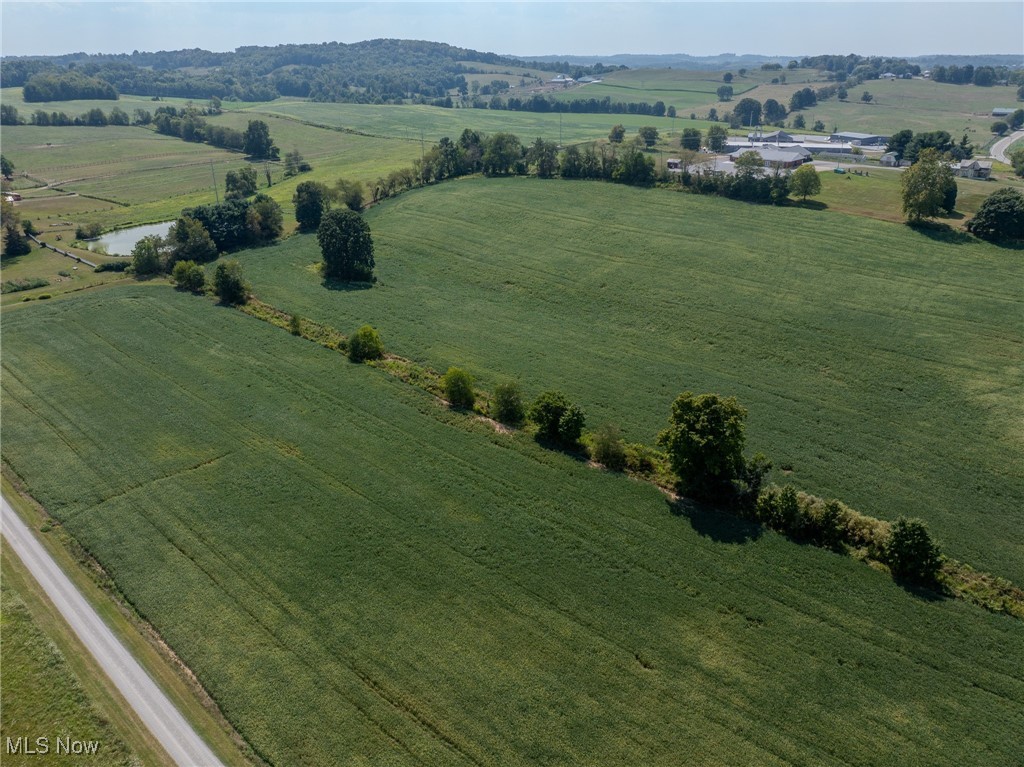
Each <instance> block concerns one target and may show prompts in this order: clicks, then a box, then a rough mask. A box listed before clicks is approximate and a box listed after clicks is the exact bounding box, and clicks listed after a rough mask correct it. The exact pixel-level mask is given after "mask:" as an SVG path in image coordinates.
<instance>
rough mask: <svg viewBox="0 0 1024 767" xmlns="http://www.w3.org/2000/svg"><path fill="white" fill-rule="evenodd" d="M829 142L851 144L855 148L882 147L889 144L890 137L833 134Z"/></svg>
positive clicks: (865, 134)
mask: <svg viewBox="0 0 1024 767" xmlns="http://www.w3.org/2000/svg"><path fill="white" fill-rule="evenodd" d="M828 140H829V141H834V142H838V143H849V144H853V145H854V146H881V145H883V144H887V143H889V137H888V136H876V135H875V134H874V133H852V132H849V131H848V132H845V133H833V134H832V135H831V136H829V137H828Z"/></svg>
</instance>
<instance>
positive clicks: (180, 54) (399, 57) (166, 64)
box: [0, 39, 607, 103]
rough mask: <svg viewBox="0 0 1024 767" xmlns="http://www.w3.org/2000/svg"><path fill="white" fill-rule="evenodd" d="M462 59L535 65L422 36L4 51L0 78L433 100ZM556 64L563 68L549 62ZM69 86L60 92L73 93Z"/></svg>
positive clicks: (252, 94) (9, 82) (136, 89)
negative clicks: (71, 76) (78, 78)
mask: <svg viewBox="0 0 1024 767" xmlns="http://www.w3.org/2000/svg"><path fill="white" fill-rule="evenodd" d="M466 62H479V63H481V64H486V65H489V67H490V68H492V69H493V68H495V66H497V67H508V68H510V69H512V68H516V69H523V68H527V69H540V70H543V69H545V68H551V67H548V65H547V64H546V63H541V62H538V61H523V60H521V59H518V58H515V57H510V56H499V55H498V54H496V53H487V52H482V51H475V50H472V49H469V48H458V47H456V46H452V45H447V44H445V43H435V42H429V41H423V40H392V39H380V40H366V41H364V42H359V43H352V44H346V43H322V44H313V43H310V44H300V45H277V46H245V47H242V48H238V49H237V50H235V51H231V52H225V53H217V52H212V51H206V50H201V49H199V48H192V49H188V50H179V51H158V52H145V51H141V52H140V51H134V52H133V53H130V54H129V53H124V54H87V53H70V54H65V55H62V56H18V57H12V56H6V57H3V58H2V59H0V84H2V86H3V87H19V86H21V87H24V86H25V85H26V84H28V83H29V82H30V81H31V79H32V78H33V77H39V76H43V77H47V78H49V79H51V80H52V79H54V76H56V77H57V79H58V80H60V79H61V78H60V77H59V75H60V73H62V72H65V73H66V72H67V70H69V69H71V68H74V69H75V71H76V72H78V73H80V74H82V75H85V76H88V77H91V78H97V79H99V80H102V81H103V82H105V83H109V84H110V85H111V86H113V88H115V89H116V90H117V92H118V93H131V94H136V95H140V96H177V97H182V98H193V99H209V98H212V97H214V96H216V97H217V98H220V99H237V100H241V101H269V100H272V99H275V98H277V97H278V96H300V97H306V98H311V99H314V100H317V101H343V102H346V101H347V102H360V103H383V102H388V101H396V100H404V99H410V98H417V97H419V98H423V99H433V98H438V97H444V96H445V95H446V94H447V93H448V92H449V91H452V90H455V89H462V88H465V87H466V85H467V84H466V79H465V77H464V75H466V74H474V73H477V72H478V71H479V70H478V69H474V68H473V67H472V65H469V64H467V63H466ZM554 68H555V69H568V68H570V64H569V63H568V62H566V61H564V60H563V61H555V62H554ZM572 68H573V71H574V72H581V73H583V74H600V73H602V72H604V71H606V70H607V68H603V67H593V66H589V67H583V68H581V67H579V66H578V65H576V66H573V67H572ZM77 97H79V96H77V95H76V94H74V93H73V92H71V91H68V93H67V95H66V98H77Z"/></svg>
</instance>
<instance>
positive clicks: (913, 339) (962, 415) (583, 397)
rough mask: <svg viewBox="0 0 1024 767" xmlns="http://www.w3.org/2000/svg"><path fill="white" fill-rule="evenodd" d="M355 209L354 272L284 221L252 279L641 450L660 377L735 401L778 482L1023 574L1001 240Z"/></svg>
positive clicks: (715, 210)
mask: <svg viewBox="0 0 1024 767" xmlns="http://www.w3.org/2000/svg"><path fill="white" fill-rule="evenodd" d="M872 178H873V177H872ZM861 180H862V179H855V180H854V181H853V182H850V183H851V185H856V184H858V183H859V181H861ZM840 183H845V182H840ZM460 211H466V213H465V214H463V213H460ZM368 221H369V223H370V226H371V228H372V230H373V235H374V240H375V243H376V248H377V275H378V278H379V283H378V284H377V285H376V286H375V287H374V288H373V289H372V290H363V291H348V292H338V291H330V290H326V289H324V288H323V287H321V285H320V278H319V276H318V274H317V273H316V268H315V264H316V262H317V261H318V259H319V250H318V248H317V245H316V240H315V238H314V237H313V236H297V237H293V238H291V239H289V240H288V241H286V242H285V243H282V244H281V245H280V246H278V247H275V248H269V249H264V250H259V251H252V252H249V253H245V254H242V256H241V259H242V263H243V266H244V268H245V270H246V273H247V275H248V277H249V279H250V280H251V281H252V283H253V285H254V289H255V291H256V293H257V294H258V295H259V296H260V298H262V299H263V300H265V301H268V302H270V303H271V304H274V305H275V306H278V307H279V308H281V309H283V310H284V311H288V312H298V313H300V314H302V315H303V316H306V317H310V318H313V319H317V320H320V321H324V322H327V323H328V324H331V325H334V326H335V327H338V328H341V329H343V330H346V331H348V330H351V329H353V328H355V327H357V326H359V325H361V324H363V323H364V322H369V323H371V324H373V325H375V326H376V327H378V328H380V330H381V332H382V333H383V335H384V339H385V342H386V344H387V345H388V347H389V349H390V350H392V351H394V352H395V353H397V354H401V355H403V356H406V357H410V358H412V359H415V360H418V361H421V362H424V363H427V364H429V365H430V366H432V367H434V368H436V369H438V370H445V369H447V367H448V366H449V365H458V366H461V367H465V368H467V369H468V370H470V371H471V372H472V373H473V374H474V375H476V376H478V377H479V378H480V380H481V382H482V384H483V385H484V386H485V387H486V388H492V387H493V386H494V384H495V383H496V382H498V381H501V380H503V379H505V378H518V379H520V380H521V381H522V382H523V384H524V386H525V388H526V390H527V392H529V393H530V394H532V395H536V394H537V393H539V392H540V391H541V390H543V389H546V388H560V389H563V390H565V391H566V392H568V393H569V394H570V395H571V396H572V397H573V398H574V399H576V400H578V401H579V402H580V403H581V405H582V406H583V408H584V409H585V410H586V411H587V412H588V413H589V416H590V423H591V424H592V425H593V426H596V425H599V424H601V423H602V422H605V421H613V422H615V423H617V424H619V425H620V426H621V427H622V428H623V429H624V431H625V432H626V434H627V436H628V437H629V438H630V439H633V440H638V441H643V442H646V443H648V444H651V443H653V441H654V438H655V435H656V434H657V431H658V430H659V429H661V428H663V427H664V425H665V422H666V418H667V413H668V409H669V405H670V403H671V401H672V399H673V397H674V396H675V395H676V394H677V393H678V392H680V391H682V390H684V389H693V390H696V391H716V392H720V393H722V394H726V395H735V396H736V397H738V398H739V399H740V401H741V402H742V403H744V404H745V405H746V406H747V407H748V408H749V409H750V419H749V440H748V441H749V444H750V446H751V449H759V450H763V451H765V452H766V453H768V454H769V455H770V456H771V457H772V458H773V459H774V460H775V462H776V464H777V465H782V464H785V465H792V467H793V473H792V475H791V476H789V477H788V478H787V479H788V480H789V481H793V482H795V483H796V484H797V485H798V486H800V487H802V488H805V489H807V490H809V491H812V492H815V493H817V494H820V495H825V496H834V497H839V498H841V499H843V500H845V501H847V502H848V503H850V504H852V505H853V506H854V507H856V508H858V509H860V510H861V511H863V512H865V513H868V514H871V515H873V516H878V517H882V518H886V519H893V518H895V517H896V516H897V515H899V514H905V515H912V516H920V517H922V518H924V519H926V520H928V521H929V522H930V523H931V526H932V530H933V531H934V532H935V533H936V534H937V536H938V537H939V539H940V540H941V541H943V542H944V543H945V544H946V545H947V547H948V549H949V550H950V551H951V552H952V553H953V554H954V556H957V557H960V558H963V559H965V560H967V561H969V562H971V563H972V564H975V565H976V566H979V567H982V568H984V569H989V570H992V571H994V572H996V573H998V574H1001V575H1004V576H1007V577H1010V578H1012V579H1014V580H1015V581H1017V582H1021V581H1024V537H1022V534H1021V527H1020V521H1021V517H1020V512H1021V508H1022V504H1021V499H1022V498H1024V472H1022V467H1024V440H1022V436H1024V432H1022V429H1021V425H1022V424H1024V407H1022V402H1024V399H1022V398H1021V396H1020V394H1021V382H1022V368H1021V360H1022V353H1021V350H1022V337H1021V335H1022V334H1021V330H1022V327H1021V323H1020V317H1021V312H1022V307H1024V291H1022V285H1024V279H1022V273H1021V272H1022V267H1021V263H1020V259H1019V258H1017V254H1016V251H1012V250H1003V249H999V248H996V247H993V246H991V245H986V244H983V243H980V242H978V241H972V242H970V243H965V244H959V245H953V244H948V243H946V242H943V241H941V240H936V239H932V238H929V237H927V236H926V235H923V234H920V233H917V232H914V231H913V230H911V229H909V228H907V227H905V226H902V225H895V224H888V223H884V222H877V221H869V220H865V219H861V218H855V217H852V216H846V215H842V214H833V213H827V212H820V211H813V210H798V209H777V208H770V207H761V206H752V205H746V204H742V203H737V202H731V201H726V200H720V199H716V198H706V197H698V196H693V195H686V194H673V193H671V192H668V191H664V190H649V191H644V190H638V189H631V188H623V187H619V186H615V185H610V184H602V183H587V182H581V183H574V182H558V181H555V182H544V181H537V180H528V179H509V180H483V179H480V180H464V181H459V182H455V183H448V184H444V185H441V186H437V187H433V188H430V189H426V190H422V191H418V192H414V193H411V194H407V195H403V196H402V197H400V198H398V199H396V200H394V201H391V202H388V203H386V204H384V205H382V206H379V207H376V208H374V209H372V210H371V211H370V213H369V214H368Z"/></svg>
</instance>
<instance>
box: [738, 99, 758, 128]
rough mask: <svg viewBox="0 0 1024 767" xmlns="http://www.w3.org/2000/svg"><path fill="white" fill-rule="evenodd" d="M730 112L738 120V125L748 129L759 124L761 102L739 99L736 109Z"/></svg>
mask: <svg viewBox="0 0 1024 767" xmlns="http://www.w3.org/2000/svg"><path fill="white" fill-rule="evenodd" d="M732 112H733V114H734V115H736V117H738V118H739V121H740V125H746V126H748V127H750V126H754V125H757V124H759V123H760V122H761V102H760V101H758V100H757V99H752V98H744V99H740V101H739V103H738V104H737V105H736V108H735V109H733V110H732Z"/></svg>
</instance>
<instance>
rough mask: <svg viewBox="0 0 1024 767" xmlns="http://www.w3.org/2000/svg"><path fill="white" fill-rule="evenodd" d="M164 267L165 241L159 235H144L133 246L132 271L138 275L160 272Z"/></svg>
mask: <svg viewBox="0 0 1024 767" xmlns="http://www.w3.org/2000/svg"><path fill="white" fill-rule="evenodd" d="M163 268H164V241H163V238H162V237H159V236H158V235H155V234H154V235H150V236H148V237H143V238H142V239H141V240H139V241H138V242H137V243H135V247H134V248H132V271H134V272H135V273H136V274H138V275H146V274H158V273H160V272H161V271H163Z"/></svg>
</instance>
